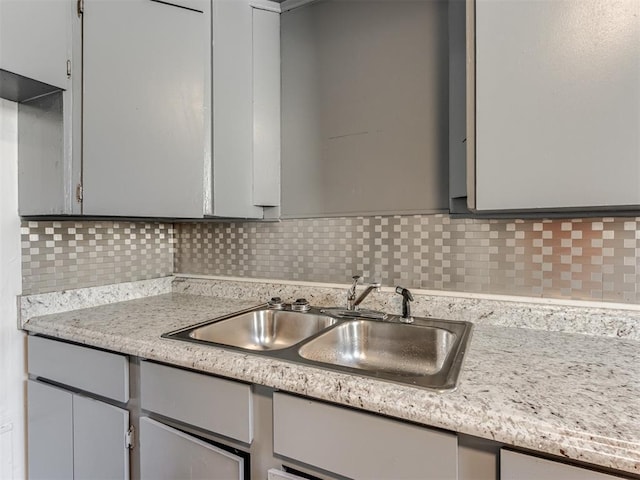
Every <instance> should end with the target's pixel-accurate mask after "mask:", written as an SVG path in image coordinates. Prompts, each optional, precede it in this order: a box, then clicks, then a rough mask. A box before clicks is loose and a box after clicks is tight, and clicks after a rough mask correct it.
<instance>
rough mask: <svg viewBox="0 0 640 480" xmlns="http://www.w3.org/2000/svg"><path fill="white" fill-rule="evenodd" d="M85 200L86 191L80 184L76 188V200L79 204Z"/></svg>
mask: <svg viewBox="0 0 640 480" xmlns="http://www.w3.org/2000/svg"><path fill="white" fill-rule="evenodd" d="M83 198H84V189H83V188H82V184H81V183H79V184H78V185H77V186H76V200H77V201H78V203H80V202H82V199H83Z"/></svg>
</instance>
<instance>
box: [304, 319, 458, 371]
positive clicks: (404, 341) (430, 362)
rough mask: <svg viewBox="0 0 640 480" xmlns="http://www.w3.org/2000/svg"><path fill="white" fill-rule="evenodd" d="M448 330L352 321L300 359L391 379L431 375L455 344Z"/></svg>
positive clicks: (309, 346)
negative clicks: (359, 370)
mask: <svg viewBox="0 0 640 480" xmlns="http://www.w3.org/2000/svg"><path fill="white" fill-rule="evenodd" d="M455 340H456V335H455V334H454V333H452V332H450V331H449V330H443V329H442V328H434V327H419V326H416V325H405V324H398V323H382V322H372V321H368V320H354V321H350V322H346V323H344V324H342V325H340V326H338V327H336V328H334V329H332V330H330V331H329V332H327V333H325V334H323V335H320V336H319V337H318V338H316V339H315V340H312V341H310V342H309V343H307V344H306V345H304V346H302V347H301V348H300V350H299V352H298V353H299V354H300V356H301V357H302V358H306V359H308V360H314V361H316V362H322V363H330V364H332V365H341V366H343V367H351V368H357V369H361V370H369V371H374V372H386V373H389V374H393V375H433V374H435V373H438V372H439V371H440V370H442V367H443V365H444V363H445V360H446V359H447V356H448V355H449V353H450V352H451V347H452V346H453V345H454V344H455Z"/></svg>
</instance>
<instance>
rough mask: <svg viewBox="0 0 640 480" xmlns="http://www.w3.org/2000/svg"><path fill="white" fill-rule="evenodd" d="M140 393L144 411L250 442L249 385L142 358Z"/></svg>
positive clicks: (250, 403)
mask: <svg viewBox="0 0 640 480" xmlns="http://www.w3.org/2000/svg"><path fill="white" fill-rule="evenodd" d="M140 395H141V405H142V408H143V409H144V410H148V411H150V412H155V413H158V414H160V415H164V416H165V417H169V418H172V419H175V420H178V421H180V422H184V423H188V424H189V425H193V426H195V427H199V428H203V429H205V430H208V431H210V432H213V433H217V434H219V435H224V436H226V437H229V438H233V439H236V440H240V441H241V442H244V443H251V441H252V440H253V418H252V417H253V408H252V399H251V386H250V385H246V384H244V383H239V382H233V381H230V380H224V379H221V378H217V377H212V376H209V375H203V374H200V373H194V372H189V371H187V370H181V369H179V368H173V367H167V366H165V365H159V364H157V363H151V362H147V361H142V362H141V364H140Z"/></svg>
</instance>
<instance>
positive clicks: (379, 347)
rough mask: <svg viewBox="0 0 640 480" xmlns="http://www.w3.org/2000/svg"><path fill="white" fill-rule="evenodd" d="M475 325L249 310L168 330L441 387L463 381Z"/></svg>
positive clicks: (310, 362)
mask: <svg viewBox="0 0 640 480" xmlns="http://www.w3.org/2000/svg"><path fill="white" fill-rule="evenodd" d="M471 330H472V324H471V323H469V322H459V321H450V320H436V319H430V318H419V317H415V318H414V321H413V323H411V324H407V323H403V322H402V321H401V319H400V317H398V316H393V315H389V316H388V317H387V319H386V320H370V319H362V318H353V319H349V318H344V316H343V315H342V314H341V315H336V314H333V313H332V310H331V309H327V310H320V309H317V308H311V309H310V310H309V311H307V312H297V311H291V310H276V309H269V308H266V307H264V306H261V307H257V308H254V309H251V310H245V311H242V312H238V313H235V314H232V315H227V316H225V317H220V318H217V319H214V320H210V321H208V322H204V323H200V324H197V325H192V326H190V327H187V328H183V329H181V330H176V331H174V332H170V333H167V334H164V335H163V337H165V338H175V339H180V340H186V341H190V342H197V343H203V344H208V345H214V346H217V347H223V348H230V349H233V350H238V351H243V352H251V353H256V354H259V355H265V356H268V357H272V358H278V359H282V360H287V361H292V362H296V363H301V364H306V365H313V366H316V367H321V368H327V369H330V370H335V371H340V372H346V373H351V374H355V375H363V376H367V377H374V378H380V379H384V380H387V381H392V382H397V383H402V384H407V385H414V386H418V387H423V388H429V389H434V390H438V391H445V390H451V389H453V388H455V387H456V384H457V379H458V375H459V373H460V369H461V367H462V362H463V359H464V355H465V352H466V350H467V347H468V344H469V341H470V338H471Z"/></svg>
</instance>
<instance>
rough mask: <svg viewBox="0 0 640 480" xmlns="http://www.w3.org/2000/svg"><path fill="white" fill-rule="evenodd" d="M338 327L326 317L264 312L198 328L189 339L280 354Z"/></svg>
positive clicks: (255, 312)
mask: <svg viewBox="0 0 640 480" xmlns="http://www.w3.org/2000/svg"><path fill="white" fill-rule="evenodd" d="M335 323H336V319H335V318H332V317H329V316H325V315H314V314H311V313H298V312H290V311H282V310H267V309H262V310H254V311H252V312H247V313H243V314H241V315H238V316H234V317H232V318H229V319H226V320H220V321H217V322H214V323H209V324H208V325H203V326H201V327H197V328H194V329H193V330H191V331H190V332H189V333H188V336H189V338H191V339H193V340H200V341H203V342H213V343H219V344H222V345H229V346H232V347H237V348H244V349H247V350H280V349H283V348H287V347H290V346H291V345H295V344H296V343H299V342H300V341H302V340H304V339H305V338H308V337H310V336H312V335H315V334H316V333H318V332H319V331H321V330H323V329H325V328H327V327H330V326H331V325H333V324H335Z"/></svg>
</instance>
